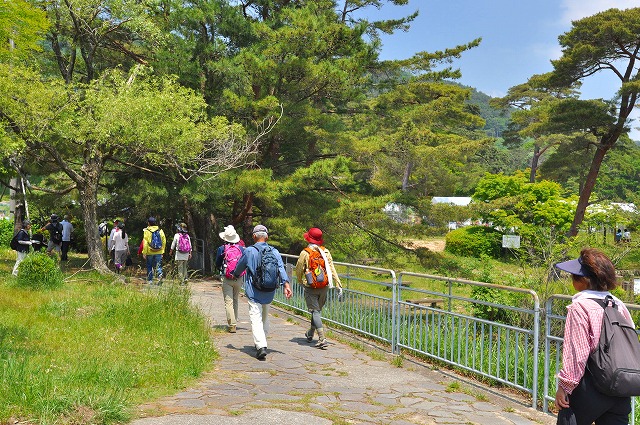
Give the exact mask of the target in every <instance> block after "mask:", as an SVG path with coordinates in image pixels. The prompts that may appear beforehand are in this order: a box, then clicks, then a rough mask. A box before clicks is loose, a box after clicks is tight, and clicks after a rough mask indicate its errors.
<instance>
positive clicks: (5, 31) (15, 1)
mask: <svg viewBox="0 0 640 425" xmlns="http://www.w3.org/2000/svg"><path fill="white" fill-rule="evenodd" d="M47 27H48V22H47V19H46V16H45V14H44V13H43V12H42V11H41V10H39V9H37V8H35V7H33V6H32V5H31V4H29V3H28V2H27V1H25V0H12V1H3V2H2V3H0V61H2V62H4V61H16V60H24V59H26V58H27V57H29V56H31V54H32V52H34V51H41V50H42V48H41V46H40V45H39V44H38V41H40V40H41V39H42V36H43V35H44V33H45V31H46V29H47Z"/></svg>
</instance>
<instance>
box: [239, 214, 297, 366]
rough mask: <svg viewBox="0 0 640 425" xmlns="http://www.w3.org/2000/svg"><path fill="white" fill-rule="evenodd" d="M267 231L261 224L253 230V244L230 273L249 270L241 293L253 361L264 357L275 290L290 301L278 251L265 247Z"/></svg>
mask: <svg viewBox="0 0 640 425" xmlns="http://www.w3.org/2000/svg"><path fill="white" fill-rule="evenodd" d="M268 238H269V231H268V230H267V228H266V227H265V226H263V225H262V224H259V225H257V226H256V227H254V228H253V241H254V244H253V245H252V246H250V247H248V248H247V249H245V250H244V253H243V254H242V257H240V260H239V261H238V264H237V265H236V269H235V270H234V272H233V276H234V277H235V278H238V277H240V275H241V274H242V272H244V271H245V270H248V273H247V275H246V276H245V284H244V291H245V293H246V295H247V298H248V303H249V319H250V320H251V332H252V334H253V343H254V345H255V347H256V358H257V359H259V360H264V359H265V358H266V357H267V334H268V333H269V305H270V304H271V302H272V301H273V297H274V296H275V291H276V289H278V288H280V287H281V286H282V287H283V288H284V296H285V297H287V298H291V294H292V293H291V287H290V286H289V277H288V276H287V272H286V270H285V268H284V263H283V262H282V257H281V256H280V253H279V252H278V250H277V249H275V248H274V247H272V246H270V245H269V244H267V239H268Z"/></svg>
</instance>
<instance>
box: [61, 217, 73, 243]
mask: <svg viewBox="0 0 640 425" xmlns="http://www.w3.org/2000/svg"><path fill="white" fill-rule="evenodd" d="M60 224H62V240H63V241H66V242H69V241H70V240H71V232H73V224H71V223H69V222H68V221H67V220H62V221H61V222H60Z"/></svg>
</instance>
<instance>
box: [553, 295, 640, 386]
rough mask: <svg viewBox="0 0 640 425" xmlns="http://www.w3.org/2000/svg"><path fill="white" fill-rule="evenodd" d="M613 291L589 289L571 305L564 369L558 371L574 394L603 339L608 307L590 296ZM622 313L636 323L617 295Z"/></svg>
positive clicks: (574, 298)
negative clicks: (605, 311)
mask: <svg viewBox="0 0 640 425" xmlns="http://www.w3.org/2000/svg"><path fill="white" fill-rule="evenodd" d="M606 295H610V293H609V292H600V291H591V290H585V291H581V292H578V293H577V294H576V295H574V296H573V300H572V303H571V304H570V305H568V306H567V310H568V311H567V320H566V322H565V326H564V343H563V346H562V369H561V370H560V373H558V384H559V385H560V386H561V387H562V388H563V389H564V390H565V391H566V393H567V394H571V393H572V392H573V390H574V389H575V388H576V387H577V386H578V383H579V382H580V379H582V376H583V375H584V371H585V368H586V366H587V360H588V359H589V354H590V353H591V352H592V351H595V349H596V347H597V346H598V341H599V340H600V331H601V329H602V318H603V317H604V310H603V309H602V307H601V306H600V305H599V304H598V303H597V302H595V301H593V300H591V299H589V298H600V299H604V297H605V296H606ZM613 298H614V300H615V301H616V303H617V305H618V306H619V309H621V311H622V314H623V315H624V316H625V317H626V318H627V319H629V322H631V323H633V320H632V319H631V315H630V314H629V310H627V307H625V305H624V303H622V301H620V300H619V299H618V298H616V297H613ZM634 327H635V326H634Z"/></svg>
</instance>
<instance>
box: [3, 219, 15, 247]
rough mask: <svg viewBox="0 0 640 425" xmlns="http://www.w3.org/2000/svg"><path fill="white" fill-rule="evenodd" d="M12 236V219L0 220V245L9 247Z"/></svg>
mask: <svg viewBox="0 0 640 425" xmlns="http://www.w3.org/2000/svg"><path fill="white" fill-rule="evenodd" d="M11 238H13V220H0V246H4V247H7V248H8V247H9V242H11Z"/></svg>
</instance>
